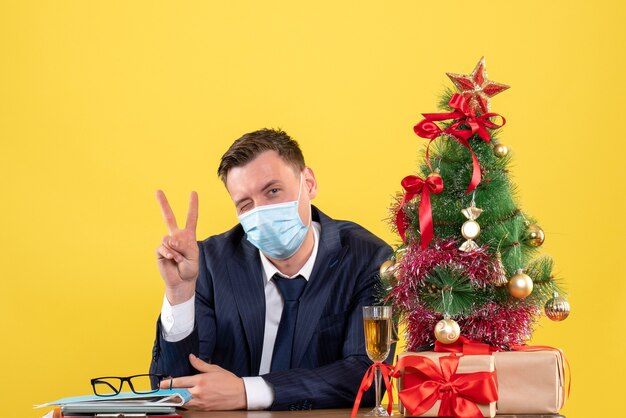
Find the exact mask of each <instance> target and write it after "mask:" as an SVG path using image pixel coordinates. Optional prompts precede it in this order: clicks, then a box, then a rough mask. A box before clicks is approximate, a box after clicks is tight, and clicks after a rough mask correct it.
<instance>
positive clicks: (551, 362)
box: [398, 349, 565, 417]
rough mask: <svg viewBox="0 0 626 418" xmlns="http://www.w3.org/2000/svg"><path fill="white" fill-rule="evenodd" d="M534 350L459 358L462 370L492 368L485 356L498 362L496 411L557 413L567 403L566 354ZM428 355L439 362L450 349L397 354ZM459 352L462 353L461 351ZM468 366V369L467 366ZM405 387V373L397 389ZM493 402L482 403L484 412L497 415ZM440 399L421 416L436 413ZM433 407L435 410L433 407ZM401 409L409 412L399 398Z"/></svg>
mask: <svg viewBox="0 0 626 418" xmlns="http://www.w3.org/2000/svg"><path fill="white" fill-rule="evenodd" d="M531 350H532V351H507V352H494V353H493V354H492V355H491V356H487V355H464V356H462V357H461V361H459V368H458V370H457V371H458V372H459V373H468V372H473V371H485V370H493V369H489V368H486V367H490V366H487V363H486V360H485V357H487V358H491V359H492V361H493V364H494V366H495V371H496V379H497V385H498V401H497V402H496V404H495V411H497V413H498V414H500V415H509V414H557V413H558V412H559V410H560V409H561V408H562V407H563V405H564V403H565V373H564V369H563V362H564V358H563V354H562V352H561V351H559V350H556V349H531ZM414 355H417V356H425V357H428V358H430V359H431V360H433V361H435V362H437V360H438V359H439V357H441V356H446V355H449V353H439V352H431V351H425V352H419V353H411V352H405V353H401V354H399V355H398V360H399V359H400V358H402V357H404V356H414ZM459 355H460V354H459ZM467 367H469V369H468V368H467ZM404 387H405V382H404V379H403V375H402V376H401V377H400V378H399V379H398V390H402V389H403V388H404ZM493 407H494V405H491V404H490V405H479V408H480V410H481V412H483V416H486V417H488V416H491V417H493V416H494V413H495V412H493V411H492V410H493ZM438 409H439V403H437V405H436V406H435V407H433V408H431V410H429V411H427V413H425V414H422V415H421V416H437V412H438ZM433 410H434V411H433ZM400 411H401V412H403V413H404V412H406V411H404V409H403V406H402V403H401V402H400ZM406 416H410V415H406Z"/></svg>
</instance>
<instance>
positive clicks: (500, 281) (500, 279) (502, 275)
mask: <svg viewBox="0 0 626 418" xmlns="http://www.w3.org/2000/svg"><path fill="white" fill-rule="evenodd" d="M496 269H497V271H498V275H497V277H496V283H495V284H496V286H497V287H502V286H506V284H507V283H508V282H509V279H507V277H506V271H505V270H504V264H502V256H501V255H500V251H498V252H497V253H496Z"/></svg>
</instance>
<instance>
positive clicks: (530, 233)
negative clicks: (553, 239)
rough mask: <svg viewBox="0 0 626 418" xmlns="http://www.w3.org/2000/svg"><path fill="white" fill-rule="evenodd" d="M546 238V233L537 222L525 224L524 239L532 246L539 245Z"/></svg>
mask: <svg viewBox="0 0 626 418" xmlns="http://www.w3.org/2000/svg"><path fill="white" fill-rule="evenodd" d="M545 239H546V234H545V233H544V232H543V229H541V228H540V227H539V225H537V224H528V225H526V232H525V234H524V240H525V241H526V242H527V243H528V244H529V245H531V246H533V247H539V246H540V245H541V244H543V242H544V241H545Z"/></svg>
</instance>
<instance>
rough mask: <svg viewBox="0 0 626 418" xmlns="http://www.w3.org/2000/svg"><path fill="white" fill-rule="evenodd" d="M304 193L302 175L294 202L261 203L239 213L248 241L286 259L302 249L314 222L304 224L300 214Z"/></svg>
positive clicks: (262, 250)
mask: <svg viewBox="0 0 626 418" xmlns="http://www.w3.org/2000/svg"><path fill="white" fill-rule="evenodd" d="M301 193H302V175H301V176H300V192H298V198H297V199H296V200H294V201H291V202H285V203H277V204H275V205H264V206H257V207H256V208H254V209H252V210H251V211H249V212H246V213H244V214H243V215H240V216H239V222H240V223H241V226H242V227H243V230H244V231H246V235H247V238H248V241H250V242H251V243H252V245H254V246H255V247H257V248H258V249H259V250H261V252H263V254H265V255H267V256H268V257H271V258H274V259H276V260H284V259H286V258H289V257H291V256H292V255H294V254H295V253H296V251H298V249H299V248H300V246H301V245H302V243H303V242H304V239H305V238H306V234H307V232H308V231H309V227H310V225H311V222H310V220H309V223H308V224H307V225H304V224H303V223H302V220H301V219H300V214H299V213H298V202H299V201H300V194H301Z"/></svg>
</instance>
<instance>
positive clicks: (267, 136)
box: [217, 128, 305, 184]
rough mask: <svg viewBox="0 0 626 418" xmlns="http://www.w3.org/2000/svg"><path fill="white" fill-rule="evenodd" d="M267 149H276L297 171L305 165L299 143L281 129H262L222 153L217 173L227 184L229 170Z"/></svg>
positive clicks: (237, 141) (246, 135) (251, 133)
mask: <svg viewBox="0 0 626 418" xmlns="http://www.w3.org/2000/svg"><path fill="white" fill-rule="evenodd" d="M265 151H276V152H277V153H278V155H279V156H280V157H281V158H282V159H283V160H284V161H285V162H286V163H288V164H291V165H292V166H293V168H294V171H295V172H299V171H302V170H303V169H304V167H305V164H304V156H303V155H302V151H301V150H300V146H299V145H298V143H297V142H296V141H295V140H293V139H292V138H291V137H290V136H289V135H287V133H286V132H285V131H283V130H281V129H267V128H264V129H260V130H258V131H254V132H250V133H247V134H245V135H244V136H242V137H241V138H239V139H238V140H236V141H235V142H233V144H232V145H231V146H230V148H228V151H226V152H225V153H224V155H222V160H221V161H220V166H219V168H218V169H217V175H218V176H219V178H220V179H221V180H222V182H224V184H226V177H227V176H228V172H229V171H230V169H231V168H233V167H242V166H244V165H246V164H248V163H249V162H250V161H252V160H254V159H255V158H256V157H258V156H259V154H261V153H263V152H265Z"/></svg>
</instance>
